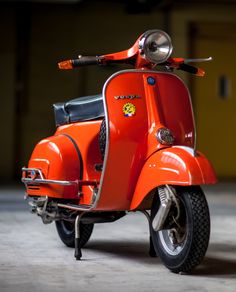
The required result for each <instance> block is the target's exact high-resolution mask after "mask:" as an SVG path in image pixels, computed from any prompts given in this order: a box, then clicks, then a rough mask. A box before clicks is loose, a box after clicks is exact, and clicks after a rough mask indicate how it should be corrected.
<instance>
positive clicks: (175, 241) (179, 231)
mask: <svg viewBox="0 0 236 292" xmlns="http://www.w3.org/2000/svg"><path fill="white" fill-rule="evenodd" d="M179 204H180V210H181V213H180V215H179V217H178V218H175V216H174V215H173V217H172V224H171V226H170V229H163V230H160V231H159V238H160V241H161V244H162V246H163V248H164V249H165V251H166V252H167V253H168V254H169V255H172V256H177V255H178V254H180V253H181V252H182V250H183V249H184V247H185V244H186V242H187V232H188V231H187V217H186V211H185V206H184V204H183V202H182V201H181V200H179Z"/></svg>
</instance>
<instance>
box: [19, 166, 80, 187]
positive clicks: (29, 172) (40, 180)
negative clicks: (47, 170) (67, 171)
mask: <svg viewBox="0 0 236 292" xmlns="http://www.w3.org/2000/svg"><path fill="white" fill-rule="evenodd" d="M22 172H23V177H22V179H21V181H22V182H23V183H24V184H25V185H27V184H56V185H63V186H70V185H78V182H77V181H66V180H53V179H45V178H44V177H43V174H42V171H41V170H40V169H38V168H26V167H23V168H22ZM28 176H30V177H28Z"/></svg>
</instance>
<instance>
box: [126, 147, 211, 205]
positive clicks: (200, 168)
mask: <svg viewBox="0 0 236 292" xmlns="http://www.w3.org/2000/svg"><path fill="white" fill-rule="evenodd" d="M216 181H217V179H216V176H215V172H214V170H213V167H212V165H211V164H210V162H209V160H208V159H207V158H206V157H205V156H204V155H203V154H201V153H200V152H195V151H194V150H193V149H192V148H190V147H185V146H173V147H171V148H165V149H161V150H159V151H157V152H155V153H154V154H153V155H151V156H150V157H149V159H148V160H147V161H146V163H145V164H144V166H143V168H142V171H141V173H140V176H139V179H138V182H137V185H136V188H135V192H134V196H133V199H132V202H131V207H130V209H131V210H133V209H136V208H138V206H139V205H140V204H141V203H142V201H143V200H144V198H145V197H146V196H147V194H148V193H150V192H151V191H152V190H153V189H155V188H156V187H158V186H160V185H165V184H168V185H182V186H189V185H203V184H214V183H216Z"/></svg>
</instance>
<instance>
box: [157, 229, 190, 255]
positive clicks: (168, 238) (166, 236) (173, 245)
mask: <svg viewBox="0 0 236 292" xmlns="http://www.w3.org/2000/svg"><path fill="white" fill-rule="evenodd" d="M174 232H176V231H174ZM172 233H173V230H172V229H170V230H161V231H159V237H160V241H161V244H162V246H163V248H164V249H165V251H166V252H167V253H168V254H170V255H173V256H176V255H178V254H180V253H181V252H182V250H183V249H184V246H185V244H186V233H185V234H184V238H183V239H182V240H181V242H175V241H174V240H173V235H172Z"/></svg>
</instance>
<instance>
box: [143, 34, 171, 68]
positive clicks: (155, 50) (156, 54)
mask: <svg viewBox="0 0 236 292" xmlns="http://www.w3.org/2000/svg"><path fill="white" fill-rule="evenodd" d="M139 49H140V50H141V54H142V55H143V57H144V58H145V59H147V60H148V61H149V62H152V63H156V64H158V63H163V62H165V61H166V60H167V59H168V58H169V57H170V55H171V53H172V50H173V46H172V43H171V38H170V37H169V35H168V34H167V33H166V32H164V31H162V30H148V31H147V32H145V33H144V34H143V35H142V36H141V39H140V41H139Z"/></svg>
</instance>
